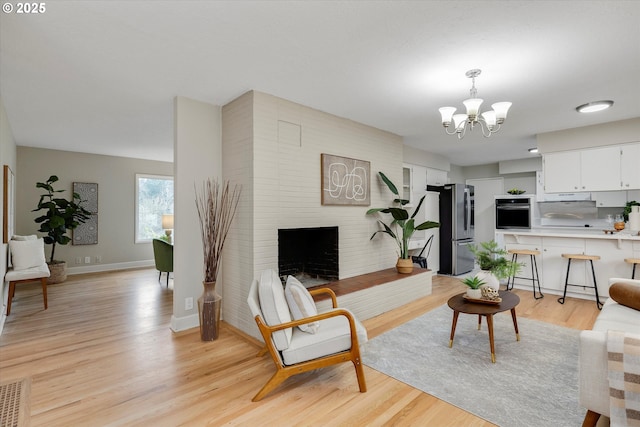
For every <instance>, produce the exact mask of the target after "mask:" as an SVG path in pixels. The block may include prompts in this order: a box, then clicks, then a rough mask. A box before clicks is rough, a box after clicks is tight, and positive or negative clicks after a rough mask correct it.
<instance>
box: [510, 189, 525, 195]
mask: <svg viewBox="0 0 640 427" xmlns="http://www.w3.org/2000/svg"><path fill="white" fill-rule="evenodd" d="M507 193H509V194H512V195H518V194H524V193H526V190H518V189H517V188H514V189H513V190H509V191H507Z"/></svg>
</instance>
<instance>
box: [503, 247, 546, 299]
mask: <svg viewBox="0 0 640 427" xmlns="http://www.w3.org/2000/svg"><path fill="white" fill-rule="evenodd" d="M507 252H509V253H510V254H511V261H513V262H516V263H517V262H518V255H529V257H530V258H531V263H530V264H531V277H521V276H516V273H515V272H514V273H513V275H512V276H511V277H509V278H507V290H508V291H509V290H511V289H513V285H514V284H515V283H516V279H523V280H531V284H532V285H533V297H534V298H535V299H540V298H544V295H542V289H540V276H539V275H538V263H537V262H536V255H540V251H536V250H533V249H509V250H508V251H507ZM536 282H538V293H539V294H540V296H537V295H536Z"/></svg>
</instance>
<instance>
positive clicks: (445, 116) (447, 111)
mask: <svg viewBox="0 0 640 427" xmlns="http://www.w3.org/2000/svg"><path fill="white" fill-rule="evenodd" d="M438 111H440V114H441V115H442V124H443V125H444V126H445V127H447V126H449V125H450V124H451V118H452V117H453V114H454V113H455V112H456V107H442V108H440V109H439V110H438Z"/></svg>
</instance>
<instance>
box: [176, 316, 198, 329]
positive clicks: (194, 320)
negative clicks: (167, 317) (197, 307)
mask: <svg viewBox="0 0 640 427" xmlns="http://www.w3.org/2000/svg"><path fill="white" fill-rule="evenodd" d="M199 327H200V319H199V318H198V314H197V313H196V314H190V315H189V316H184V317H176V316H175V315H172V316H171V330H172V331H173V332H181V331H186V330H187V329H191V328H199Z"/></svg>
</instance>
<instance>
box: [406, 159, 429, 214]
mask: <svg viewBox="0 0 640 427" xmlns="http://www.w3.org/2000/svg"><path fill="white" fill-rule="evenodd" d="M426 190H427V168H425V167H424V166H418V165H410V164H407V163H405V164H403V165H402V198H403V199H405V200H409V204H408V205H407V207H411V206H413V204H414V203H417V202H418V200H420V197H422V196H423V195H424V193H425V191H426Z"/></svg>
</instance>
